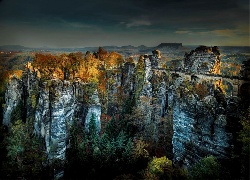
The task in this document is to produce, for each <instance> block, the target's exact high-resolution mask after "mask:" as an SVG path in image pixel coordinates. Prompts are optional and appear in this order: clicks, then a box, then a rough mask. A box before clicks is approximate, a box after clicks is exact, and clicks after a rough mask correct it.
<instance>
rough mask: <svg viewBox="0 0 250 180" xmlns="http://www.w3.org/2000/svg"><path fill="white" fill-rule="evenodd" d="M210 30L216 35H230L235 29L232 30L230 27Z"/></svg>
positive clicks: (233, 33) (232, 34)
mask: <svg viewBox="0 0 250 180" xmlns="http://www.w3.org/2000/svg"><path fill="white" fill-rule="evenodd" d="M211 32H212V33H214V34H215V35H217V36H226V37H231V36H234V35H235V33H236V30H232V29H217V30H213V31H211Z"/></svg>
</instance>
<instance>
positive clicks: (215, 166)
mask: <svg viewBox="0 0 250 180" xmlns="http://www.w3.org/2000/svg"><path fill="white" fill-rule="evenodd" d="M189 175H190V178H191V179H197V180H201V179H218V178H219V175H220V164H219V162H218V161H217V159H216V158H215V157H214V156H212V155H211V156H207V157H205V158H203V159H201V160H200V161H199V162H198V163H196V164H195V165H194V166H193V167H192V168H191V170H190V172H189Z"/></svg>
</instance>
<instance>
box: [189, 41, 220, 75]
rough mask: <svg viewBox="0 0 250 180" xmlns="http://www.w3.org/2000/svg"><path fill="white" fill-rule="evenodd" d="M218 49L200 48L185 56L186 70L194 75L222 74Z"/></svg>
mask: <svg viewBox="0 0 250 180" xmlns="http://www.w3.org/2000/svg"><path fill="white" fill-rule="evenodd" d="M220 61H221V58H220V52H219V50H218V47H216V46H215V47H213V48H211V47H206V46H200V47H198V48H196V49H195V50H192V51H191V52H190V53H188V54H186V55H185V59H184V70H185V72H189V73H194V74H210V73H211V74H220Z"/></svg>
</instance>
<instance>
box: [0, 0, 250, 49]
mask: <svg viewBox="0 0 250 180" xmlns="http://www.w3.org/2000/svg"><path fill="white" fill-rule="evenodd" d="M162 42H181V43H183V44H184V45H188V44H190V45H209V46H210V45H219V46H222V45H247V46H249V0H0V45H24V46H28V47H41V46H48V47H87V46H104V45H118V46H122V45H134V46H138V45H142V44H143V45H146V46H156V45H158V44H159V43H162Z"/></svg>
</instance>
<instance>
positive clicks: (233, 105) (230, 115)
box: [168, 77, 239, 167]
mask: <svg viewBox="0 0 250 180" xmlns="http://www.w3.org/2000/svg"><path fill="white" fill-rule="evenodd" d="M168 95H169V105H170V106H171V107H172V111H173V128H174V134H173V139H172V143H173V154H174V162H175V163H176V164H179V165H184V166H186V167H191V166H192V165H193V164H194V163H195V162H197V161H198V160H199V159H201V158H202V157H205V156H207V155H213V156H215V157H217V158H219V159H229V158H230V156H231V155H230V154H231V152H232V150H233V140H234V138H235V134H234V133H233V132H235V129H234V127H233V126H232V123H233V124H234V125H236V126H237V123H238V122H239V116H238V115H239V107H238V106H237V105H238V104H239V99H238V98H237V97H225V95H224V94H223V93H222V92H221V90H220V89H219V88H218V87H217V86H216V80H210V81H208V80H204V79H197V80H196V81H192V80H191V77H190V79H187V77H186V79H183V78H182V77H177V78H176V77H175V78H173V79H172V81H171V86H170V88H169V92H168ZM231 109H234V111H231ZM233 129H234V130H233Z"/></svg>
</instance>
